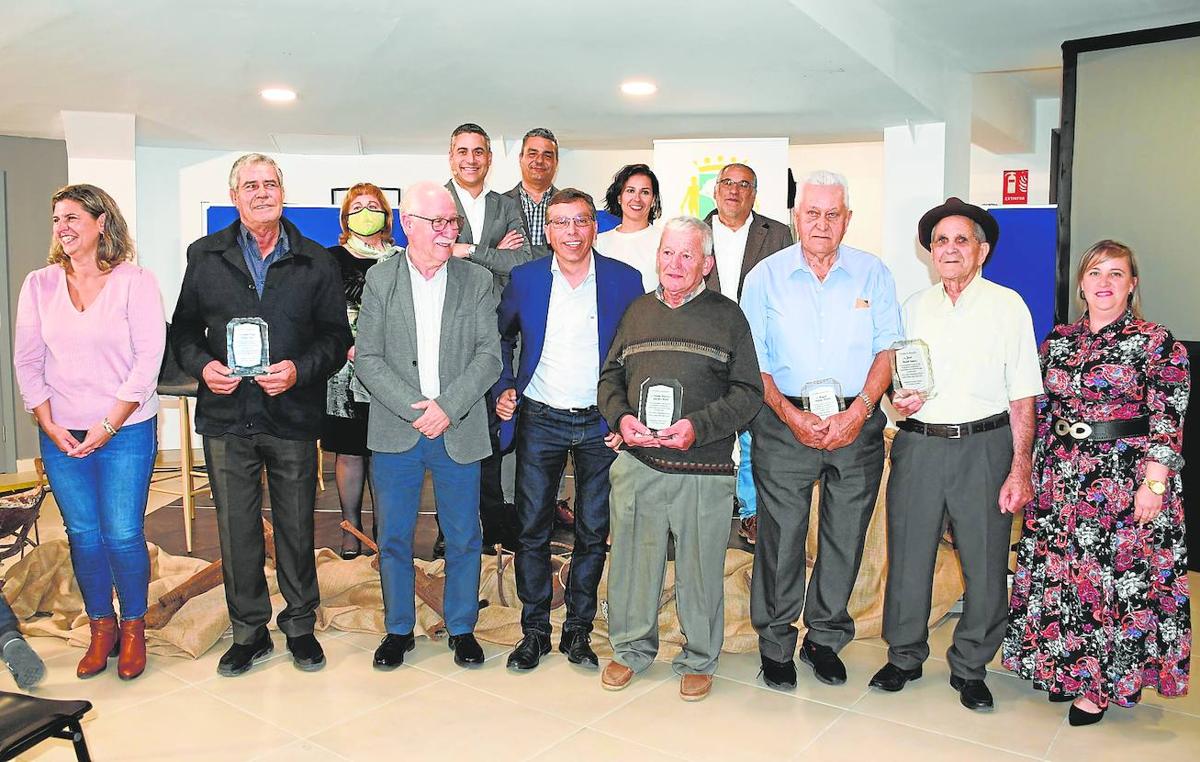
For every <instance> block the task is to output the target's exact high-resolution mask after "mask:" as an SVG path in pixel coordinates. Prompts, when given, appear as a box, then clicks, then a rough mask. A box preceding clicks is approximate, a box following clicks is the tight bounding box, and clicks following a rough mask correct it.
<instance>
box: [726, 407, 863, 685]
mask: <svg viewBox="0 0 1200 762" xmlns="http://www.w3.org/2000/svg"><path fill="white" fill-rule="evenodd" d="M886 422H887V416H885V415H884V414H883V413H882V412H881V411H879V410H876V411H875V413H874V414H873V415H872V416H871V418H870V419H869V420H868V421H867V422H866V423H865V424H863V427H862V431H860V432H859V434H858V438H857V439H855V440H854V441H853V442H851V443H850V444H849V445H847V446H845V447H842V448H839V449H837V450H816V449H813V448H811V447H806V446H805V445H802V444H800V443H799V442H797V441H796V438H795V437H794V436H792V432H791V430H790V429H788V427H787V426H786V425H785V424H784V423H783V421H781V420H779V418H778V417H777V416H776V415H775V413H774V412H772V411H771V409H770V408H763V410H762V412H760V413H759V414H758V417H757V418H755V419H754V423H753V424H752V425H751V428H750V430H751V431H752V432H753V434H754V439H753V445H752V447H753V452H754V488H755V489H756V490H757V491H758V542H757V543H756V544H755V546H754V577H753V581H752V583H751V586H750V622H751V624H753V625H754V629H755V631H757V632H758V649H759V652H760V653H761V654H762V655H763V656H765V657H767V658H768V659H771V660H772V661H779V662H782V661H789V660H790V659H791V658H792V657H793V656H794V655H795V653H796V641H797V638H798V637H799V630H797V629H796V627H795V626H794V624H793V623H794V622H795V621H796V620H798V619H799V618H800V614H801V611H803V613H804V624H805V626H806V627H807V628H808V634H807V636H806V639H807V640H811V641H812V642H814V643H817V644H820V645H823V646H828V647H829V648H832V649H833V650H834V651H840V650H841V649H842V648H843V647H844V646H845V645H846V644H847V643H849V642H850V641H851V640H853V639H854V620H853V619H851V618H850V612H849V611H847V604H848V603H849V601H850V593H851V592H852V591H853V590H854V581H855V579H856V578H857V577H858V567H859V564H860V563H861V562H862V554H863V542H864V540H865V539H866V534H867V526H868V525H869V524H870V523H871V515H872V514H873V513H874V511H875V500H876V498H877V497H878V495H879V483H880V481H881V480H882V479H883V427H884V424H885V423H886ZM817 481H820V483H821V502H820V511H821V514H820V518H821V520H820V526H819V529H818V531H819V535H818V542H819V545H818V547H819V552H818V554H817V559H816V562H815V563H814V564H813V570H812V577H811V579H810V580H809V581H808V584H807V590H806V586H805V578H804V572H805V542H806V540H807V538H808V517H809V511H810V509H811V507H812V487H813V483H814V482H817Z"/></svg>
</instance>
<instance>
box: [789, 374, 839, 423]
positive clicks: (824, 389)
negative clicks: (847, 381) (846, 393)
mask: <svg viewBox="0 0 1200 762" xmlns="http://www.w3.org/2000/svg"><path fill="white" fill-rule="evenodd" d="M800 396H801V397H803V398H804V399H806V400H807V401H808V412H810V413H812V414H813V415H815V416H817V417H818V418H820V419H821V420H825V419H826V418H829V417H830V416H832V415H836V414H837V413H840V412H841V411H843V410H845V409H846V402H845V400H844V399H843V398H842V385H841V384H839V383H838V382H837V380H836V379H833V378H822V379H818V380H817V381H809V382H808V383H807V384H805V385H804V387H803V388H802V389H801V390H800Z"/></svg>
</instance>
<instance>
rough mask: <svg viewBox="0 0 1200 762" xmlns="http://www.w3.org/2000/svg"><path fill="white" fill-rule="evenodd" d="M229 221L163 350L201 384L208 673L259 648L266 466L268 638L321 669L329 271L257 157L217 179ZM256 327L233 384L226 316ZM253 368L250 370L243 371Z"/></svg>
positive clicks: (198, 256) (339, 324) (339, 343)
mask: <svg viewBox="0 0 1200 762" xmlns="http://www.w3.org/2000/svg"><path fill="white" fill-rule="evenodd" d="M229 197H230V199H232V201H233V204H234V206H235V207H237V210H238V217H239V219H238V221H237V222H235V223H233V224H232V225H230V226H229V227H227V228H225V229H224V230H219V231H217V232H215V233H212V234H211V235H207V236H205V237H204V238H201V239H200V240H198V241H196V242H195V243H193V244H192V245H191V246H189V247H188V252H187V270H186V271H185V273H184V276H183V285H182V286H181V288H180V292H179V302H178V303H177V304H176V306H175V316H174V318H172V326H171V346H172V348H173V350H174V351H175V353H176V356H177V357H178V359H179V362H180V365H181V366H182V367H183V369H184V370H185V371H187V372H188V373H189V374H190V375H192V376H194V377H195V378H197V379H199V380H200V381H201V384H200V389H199V396H198V399H197V402H196V430H197V431H198V432H199V433H200V434H202V435H203V436H204V457H205V461H206V463H207V465H208V473H209V479H210V484H211V486H212V493H213V500H214V502H215V503H216V506H217V526H218V529H219V531H220V539H221V558H222V561H223V562H224V563H223V572H224V577H225V600H226V602H227V604H228V606H229V618H230V620H231V621H232V623H233V643H234V644H233V646H232V647H231V648H230V649H229V650H228V651H227V652H226V653H225V655H224V656H222V657H221V661H220V663H219V664H218V666H217V673H218V674H221V675H225V676H227V677H228V676H233V675H239V674H242V673H243V672H246V671H247V670H249V669H250V667H251V666H252V665H253V664H254V662H255V661H256V660H259V659H261V658H262V657H264V656H266V655H267V654H269V653H270V652H271V650H272V648H273V646H272V643H271V637H270V635H269V634H268V633H267V626H266V625H267V622H268V621H270V618H271V600H270V597H269V596H268V593H267V581H266V577H265V575H264V574H263V562H264V550H263V526H262V519H261V513H262V484H261V481H260V479H261V476H260V475H261V473H262V469H263V467H264V466H265V467H266V470H267V486H268V488H269V489H270V490H271V517H272V523H273V525H274V528H275V568H276V574H277V575H278V579H279V589H280V592H282V593H283V597H284V600H286V601H287V605H286V606H285V607H284V609H283V611H281V612H280V613H279V617H278V624H279V629H280V630H282V631H283V633H284V635H285V636H286V637H287V647H288V650H289V651H290V652H291V654H292V658H293V660H294V662H295V665H296V667H297V668H298V669H301V670H304V671H306V672H311V671H315V670H318V669H320V668H321V667H323V666H324V664H325V654H324V653H323V652H322V650H321V645H320V644H319V643H318V642H317V639H316V638H315V637H313V625H314V624H315V621H316V613H315V612H316V608H317V604H318V603H320V594H319V592H318V590H317V570H316V563H315V561H314V558H313V509H314V502H315V498H316V478H317V448H316V439H317V436H318V432H319V430H320V424H321V416H322V413H323V412H324V410H325V382H326V381H327V380H328V378H329V376H330V375H331V374H333V373H334V371H336V370H337V369H338V368H339V367H341V366H342V364H343V363H345V361H346V352H347V351H348V350H349V348H350V343H351V338H350V327H349V325H348V323H347V322H346V305H345V297H344V295H343V294H342V289H341V276H340V274H339V273H338V269H337V265H336V264H335V262H334V261H333V259H332V258H331V257H330V256H329V254H328V253H327V252H326V251H325V248H324V247H323V246H320V245H319V244H317V243H315V242H313V241H310V240H309V239H307V238H305V237H303V236H302V235H301V234H300V231H299V230H298V229H297V228H296V226H295V225H293V224H292V223H290V222H288V221H287V220H285V219H283V217H282V214H283V176H282V173H281V172H280V171H279V167H278V166H276V164H275V162H274V161H272V160H271V159H270V158H268V157H266V156H263V155H262V154H247V155H245V156H242V157H241V158H239V159H238V160H237V161H236V162H234V165H233V168H232V169H231V171H230V173H229ZM235 318H258V319H259V320H260V321H262V322H264V323H265V324H266V330H265V332H264V334H265V335H263V337H262V338H264V339H265V344H266V351H267V353H268V357H267V360H266V363H265V368H262V369H261V370H260V371H259V372H258V375H249V376H244V375H238V374H236V373H235V372H234V371H233V370H231V369H230V366H233V365H238V366H239V367H240V366H242V365H244V364H245V361H244V358H241V357H239V358H238V359H239V361H240V362H238V363H234V362H233V361H231V359H230V358H229V357H228V339H227V331H228V326H229V323H230V320H233V319H235ZM255 364H256V363H251V365H255Z"/></svg>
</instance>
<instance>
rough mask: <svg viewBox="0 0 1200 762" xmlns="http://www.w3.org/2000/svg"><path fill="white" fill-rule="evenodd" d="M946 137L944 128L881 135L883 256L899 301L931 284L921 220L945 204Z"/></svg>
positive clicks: (925, 126)
mask: <svg viewBox="0 0 1200 762" xmlns="http://www.w3.org/2000/svg"><path fill="white" fill-rule="evenodd" d="M945 138H946V127H945V125H944V124H942V123H940V122H939V123H937V124H922V125H911V126H901V127H888V128H886V129H885V130H884V131H883V251H882V254H881V256H882V258H883V261H884V262H885V263H886V264H887V266H888V267H889V268H891V270H892V274H893V275H894V276H895V278H896V294H897V296H898V297H899V298H900V302H901V303H903V302H904V300H905V299H906V298H907V297H908V296H909V295H910V294H912V293H914V292H915V291H918V290H920V289H922V288H925V287H926V286H928V285H929V284H930V283H932V282H933V276H932V270H931V267H930V263H929V252H927V251H925V249H923V248H922V247H921V244H919V243H918V242H917V221H918V220H920V219H921V215H922V214H924V213H925V212H926V211H928V210H929V209H931V208H933V207H935V206H937V205H938V204H939V203H941V202H942V201H943V200H945V196H944V195H943V190H944V187H945Z"/></svg>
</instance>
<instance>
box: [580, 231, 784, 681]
mask: <svg viewBox="0 0 1200 762" xmlns="http://www.w3.org/2000/svg"><path fill="white" fill-rule="evenodd" d="M713 263H714V260H713V248H712V231H711V229H710V228H709V227H708V225H706V224H705V223H704V222H703V221H701V220H699V219H696V218H694V217H677V218H675V219H673V220H671V221H669V222H668V223H667V224H666V225H665V226H664V229H663V234H662V240H661V242H660V243H659V247H658V273H659V287H658V289H657V291H655V292H654V293H650V294H645V295H643V296H641V297H639V298H638V299H637V300H635V301H634V302H633V304H631V305H630V307H629V309H628V310H627V311H626V313H625V316H624V317H623V318H622V319H621V324H620V326H619V327H618V328H617V335H616V337H615V338H614V339H613V343H612V348H611V350H610V351H609V354H608V359H607V361H606V362H605V365H604V369H603V370H602V371H601V373H600V382H599V390H598V392H599V394H598V403H599V407H600V413H601V414H602V415H603V416H604V418H605V420H607V421H608V424H609V426H610V427H611V428H612V429H613V430H614V431H619V432H620V434H621V437H622V439H623V440H624V442H625V445H626V446H627V447H628V449H627V450H626V451H624V452H622V453H621V454H620V455H619V456H618V457H617V460H616V462H615V463H614V464H613V466H612V468H611V470H610V472H609V478H610V479H611V482H612V489H611V492H610V497H609V509H610V512H611V527H612V560H611V563H610V567H609V575H608V622H609V637H610V639H611V641H612V647H613V661H612V662H611V663H610V664H609V665H608V666H607V667H606V668H605V670H604V672H603V674H602V675H601V684H602V685H603V686H604V687H605V688H606V689H608V690H620V689H621V688H624V687H625V686H626V685H628V684H629V681H630V680H631V679H633V675H634V674H635V673H637V672H641V671H642V670H644V669H646V668H647V667H649V666H650V664H651V663H652V662H653V661H654V657H655V655H656V654H657V653H658V600H659V595H660V593H661V592H662V585H663V576H664V573H665V571H666V562H667V540H668V537H669V536H674V538H675V579H676V580H677V582H676V586H675V605H676V609H677V611H678V613H679V623H680V627H681V629H682V631H683V635H684V637H685V638H686V639H687V643H686V644H685V645H684V647H683V650H682V651H681V652H680V654H679V656H677V657H676V658H675V671H676V672H677V673H679V674H680V675H681V680H680V685H679V694H680V697H681V698H683V699H684V700H686V701H697V700H700V699H702V698H704V697H705V696H707V695H708V692H709V690H710V689H711V688H712V674H713V672H715V671H716V668H717V657H718V655H719V654H720V652H721V643H722V641H723V639H724V622H725V615H724V614H725V612H724V603H725V601H724V590H723V586H724V565H725V549H726V546H727V544H728V540H729V505H730V503H731V502H732V501H733V490H734V475H733V474H734V471H733V460H732V454H733V442H734V439H735V437H737V432H738V431H739V430H740V429H744V428H746V426H747V425H748V424H749V423H750V420H751V419H752V418H753V417H754V416H755V414H756V413H757V412H758V411H759V409H760V408H761V407H762V402H763V387H762V378H761V375H760V374H759V370H758V359H757V357H756V356H755V351H754V341H753V339H752V337H751V335H750V326H749V324H748V323H747V322H746V318H745V317H744V316H743V315H742V311H741V309H740V308H739V307H738V306H737V303H735V302H734V301H732V300H731V299H729V298H727V297H724V296H721V295H720V294H719V293H717V292H716V291H713V290H706V289H705V286H704V276H705V275H707V274H708V273H709V272H710V271H711V270H712V268H713ZM652 387H653V388H654V390H655V391H656V392H657V393H658V394H659V395H662V397H665V398H666V400H665V401H666V403H667V404H665V405H664V404H662V402H663V399H662V398H661V397H660V399H659V400H658V402H659V404H657V405H655V404H654V403H653V401H652V402H651V403H650V404H647V401H646V397H647V395H646V394H645V393H644V389H646V390H649V389H650V388H652ZM671 389H674V393H673V395H672V393H671V392H670V391H668V390H671ZM650 396H651V398H653V397H654V395H650ZM672 398H674V399H675V400H677V405H676V407H677V414H676V413H673V412H672V408H671V404H670V403H671V401H672ZM652 407H656V408H659V411H660V412H659V414H658V415H656V414H654V413H651V412H650V409H651V408H652ZM662 408H665V409H666V415H665V419H663V418H662V414H661V410H662ZM672 421H673V422H672ZM647 424H650V425H649V426H648V425H647ZM664 424H669V425H664ZM651 426H653V427H655V428H654V429H652V428H651Z"/></svg>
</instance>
